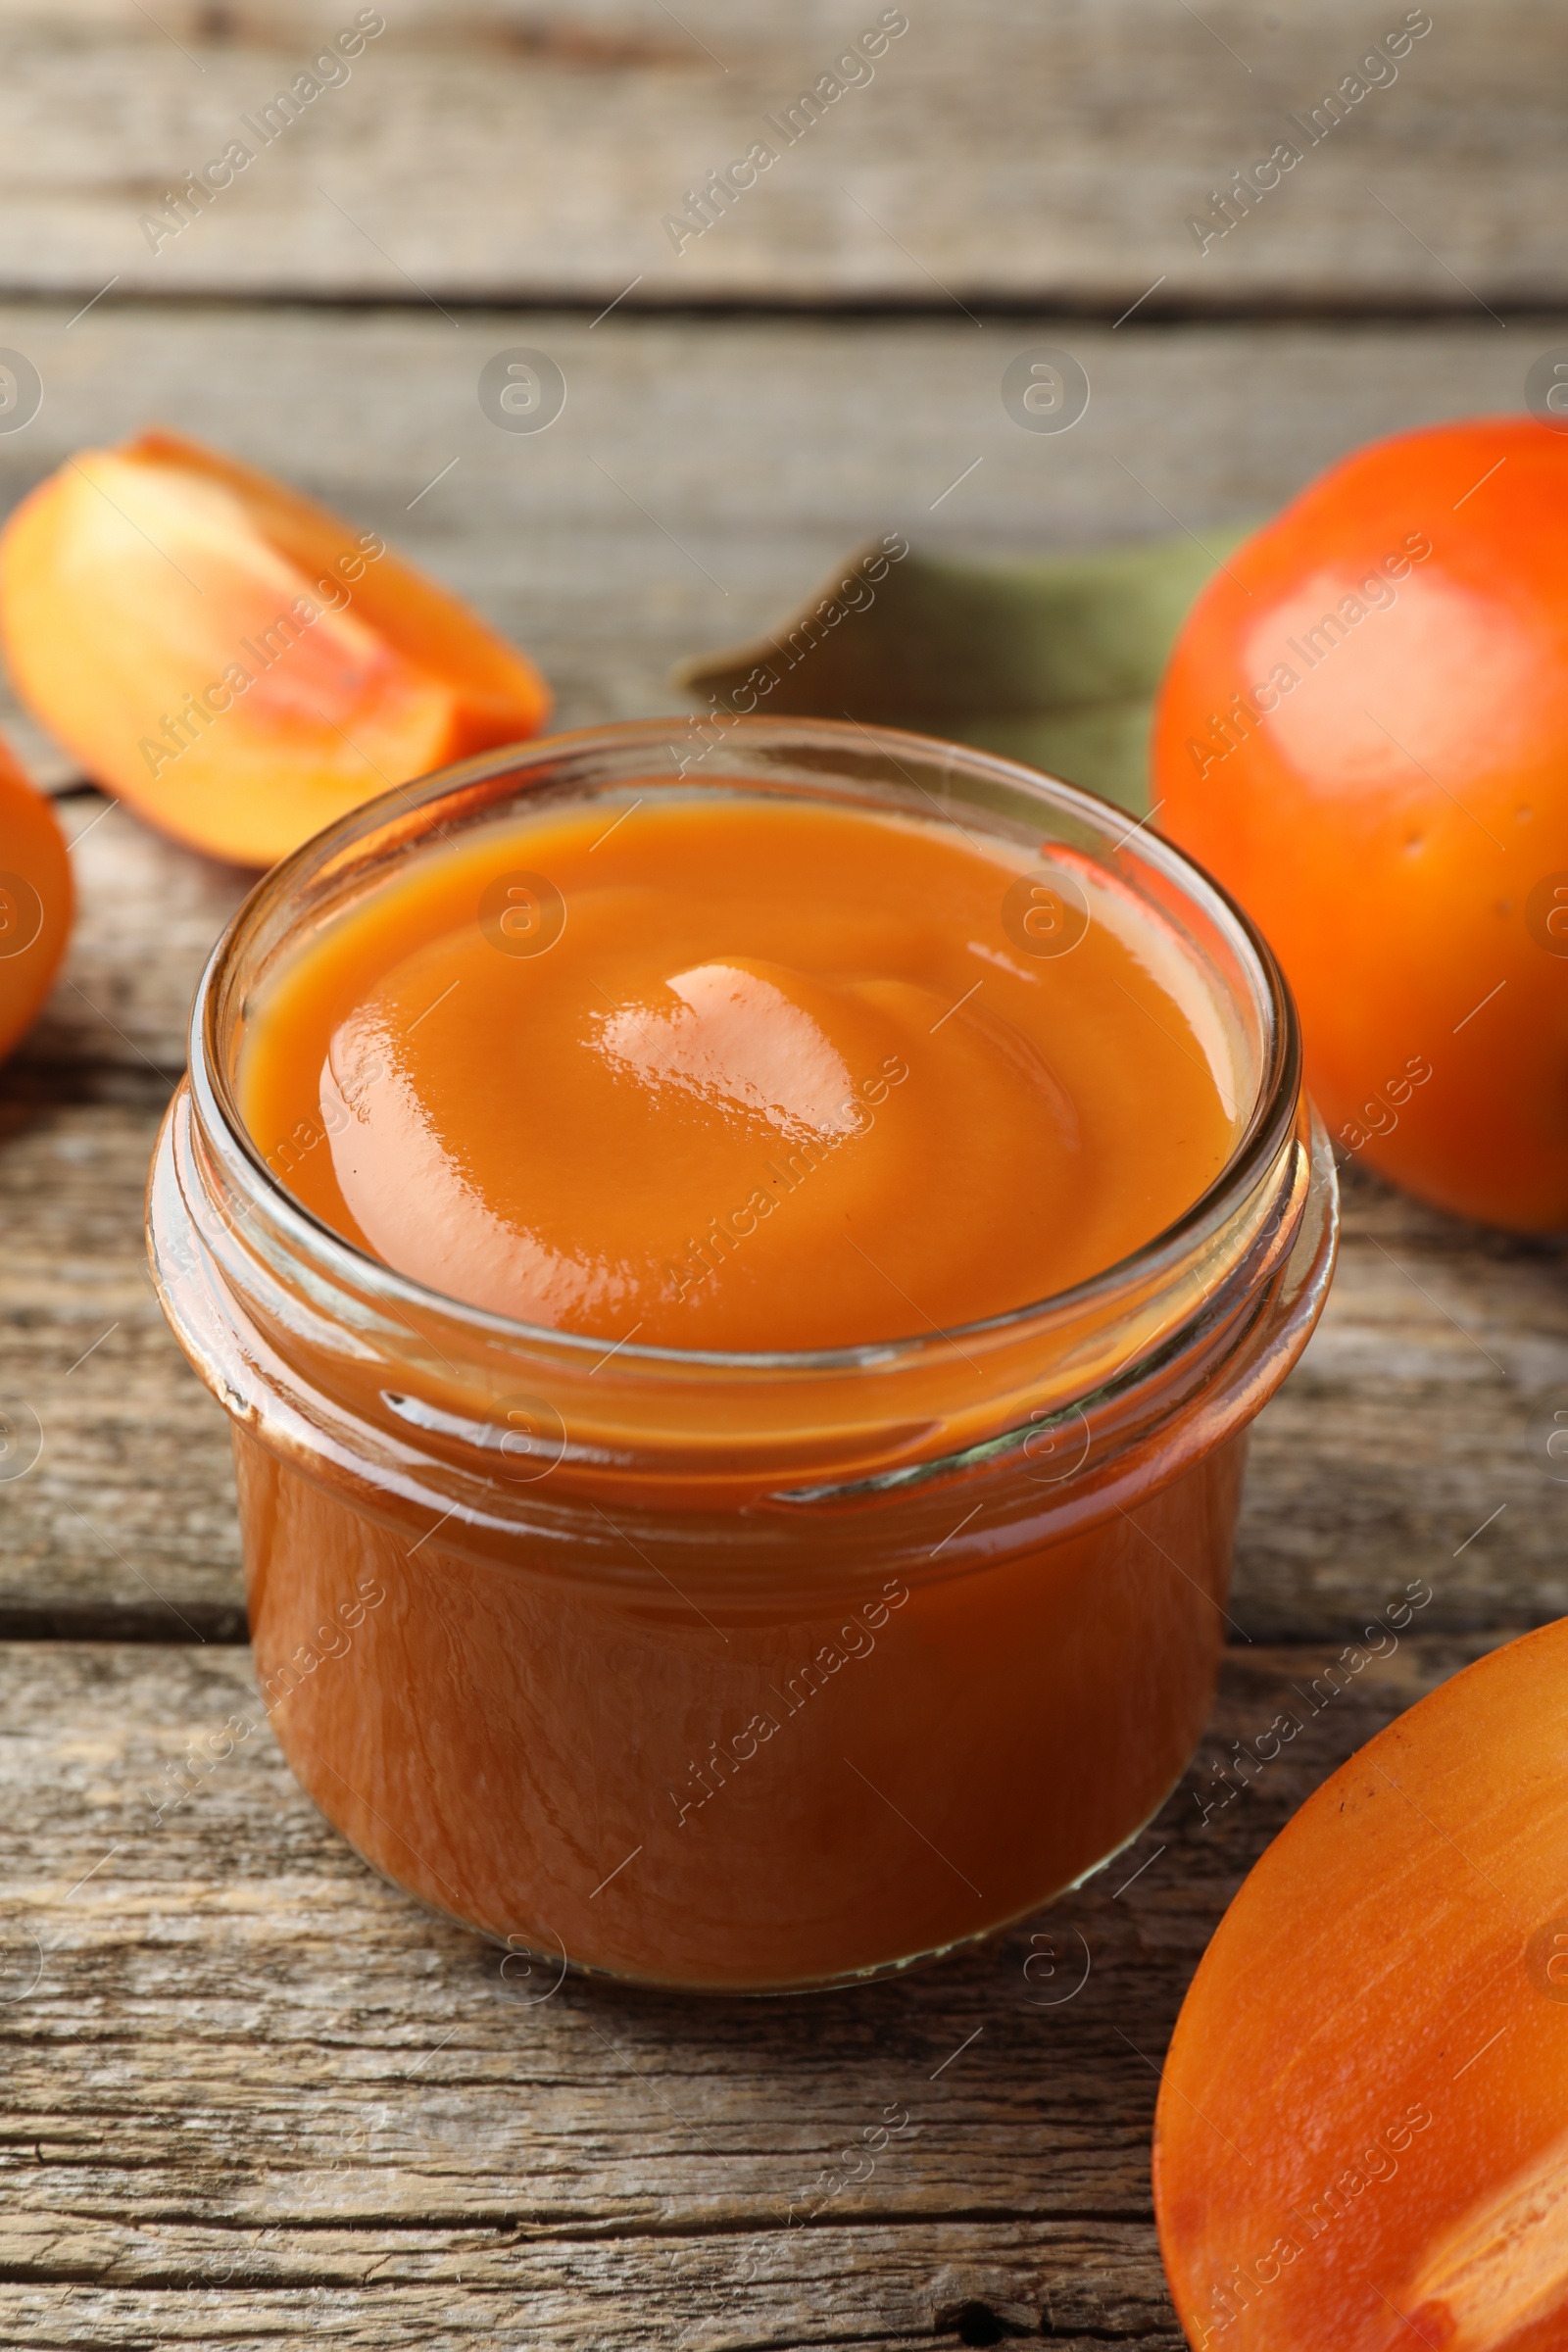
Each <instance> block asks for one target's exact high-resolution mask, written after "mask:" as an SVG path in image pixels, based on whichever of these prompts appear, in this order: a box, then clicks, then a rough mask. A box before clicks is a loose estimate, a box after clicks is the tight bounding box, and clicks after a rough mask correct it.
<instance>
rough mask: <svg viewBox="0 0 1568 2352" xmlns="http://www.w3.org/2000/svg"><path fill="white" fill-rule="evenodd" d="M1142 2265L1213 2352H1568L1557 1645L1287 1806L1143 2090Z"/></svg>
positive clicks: (1489, 1668)
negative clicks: (1152, 2208)
mask: <svg viewBox="0 0 1568 2352" xmlns="http://www.w3.org/2000/svg"><path fill="white" fill-rule="evenodd" d="M1154 2194H1155V2204H1156V2208H1157V2211H1158V2217H1159V2231H1160V2242H1161V2246H1162V2249H1163V2252H1164V2256H1165V2264H1166V2269H1167V2272H1168V2274H1169V2277H1170V2281H1171V2289H1172V2292H1173V2294H1174V2296H1175V2300H1176V2307H1177V2310H1178V2312H1179V2313H1180V2315H1181V2319H1182V2324H1183V2326H1184V2327H1185V2328H1186V2330H1187V2334H1188V2339H1189V2341H1190V2343H1192V2344H1193V2345H1195V2346H1203V2347H1208V2346H1222V2347H1224V2352H1420V2347H1421V2346H1423V2345H1426V2346H1428V2347H1430V2348H1431V2352H1563V2347H1564V2345H1568V1620H1564V1621H1561V1622H1559V1623H1557V1624H1555V1625H1549V1626H1546V1627H1544V1628H1543V1629H1542V1631H1540V1632H1539V1633H1534V1634H1528V1635H1526V1636H1525V1637H1524V1639H1523V1640H1522V1641H1518V1642H1510V1643H1509V1644H1508V1645H1507V1646H1506V1647H1505V1648H1503V1649H1499V1650H1495V1651H1494V1652H1493V1653H1492V1654H1491V1655H1490V1656H1488V1657H1486V1658H1483V1659H1482V1660H1481V1661H1480V1662H1479V1663H1478V1664H1476V1665H1473V1666H1470V1667H1468V1668H1467V1669H1466V1670H1465V1671H1464V1672H1463V1673H1462V1674H1458V1675H1456V1676H1455V1677H1454V1678H1453V1680H1452V1681H1451V1682H1449V1683H1446V1684H1445V1685H1444V1686H1443V1687H1442V1688H1441V1689H1440V1690H1438V1691H1434V1692H1433V1693H1432V1695H1431V1696H1430V1697H1428V1698H1425V1699H1423V1700H1421V1702H1420V1703H1419V1705H1417V1706H1414V1707H1412V1708H1411V1709H1410V1711H1409V1713H1408V1714H1406V1715H1402V1716H1400V1718H1399V1719H1398V1721H1397V1722H1396V1723H1394V1724H1391V1725H1390V1727H1389V1728H1388V1730H1387V1731H1385V1732H1382V1733H1381V1734H1380V1735H1379V1736H1378V1737H1377V1738H1376V1739H1375V1740H1371V1741H1370V1742H1369V1743H1368V1745H1367V1746H1365V1747H1364V1748H1362V1749H1361V1750H1360V1752H1359V1753H1358V1754H1357V1755H1355V1756H1352V1757H1351V1759H1350V1761H1349V1762H1348V1764H1346V1765H1344V1766H1343V1767H1342V1768H1341V1770H1340V1771H1339V1772H1337V1773H1336V1774H1335V1775H1334V1776H1333V1778H1332V1779H1331V1780H1329V1781H1327V1782H1325V1783H1324V1785H1323V1787H1322V1788H1321V1789H1318V1790H1317V1792H1316V1793H1315V1795H1313V1796H1312V1797H1310V1798H1309V1799H1308V1800H1307V1802H1306V1804H1304V1805H1303V1806H1302V1808H1301V1810H1300V1812H1299V1813H1298V1814H1297V1816H1296V1817H1295V1819H1294V1820H1293V1821H1292V1822H1291V1823H1290V1825H1289V1827H1288V1828H1287V1829H1286V1830H1285V1831H1284V1832H1283V1833H1282V1834H1281V1836H1280V1837H1279V1838H1276V1840H1275V1842H1274V1843H1273V1845H1271V1846H1270V1847H1269V1849H1268V1851H1267V1853H1265V1854H1264V1856H1263V1858H1262V1860H1261V1861H1260V1862H1259V1863H1258V1864H1257V1867H1256V1868H1255V1869H1254V1870H1253V1872H1252V1873H1251V1876H1250V1878H1249V1879H1248V1880H1247V1882H1246V1884H1245V1886H1244V1887H1242V1890H1241V1892H1240V1894H1238V1896H1237V1897H1236V1900H1235V1901H1234V1902H1233V1903H1232V1905H1231V1907H1230V1909H1229V1911H1228V1912H1227V1913H1226V1915H1225V1918H1224V1919H1223V1921H1222V1922H1221V1924H1220V1928H1219V1932H1218V1934H1217V1935H1216V1936H1215V1937H1214V1940H1213V1942H1212V1943H1211V1944H1210V1946H1209V1948H1208V1951H1207V1953H1206V1954H1205V1956H1204V1958H1203V1961H1202V1964H1201V1967H1200V1969H1199V1971H1198V1975H1197V1977H1196V1978H1195V1979H1194V1981H1193V1985H1192V1988H1191V1990H1190V1991H1189V1993H1188V1996H1187V2000H1186V2003H1185V2005H1184V2007H1183V2009H1182V2013H1181V2017H1180V2020H1179V2021H1178V2024H1177V2028H1176V2033H1175V2036H1174V2039H1173V2040H1172V2043H1171V2048H1170V2054H1169V2057H1168V2059H1167V2061H1166V2065H1165V2071H1164V2081H1163V2084H1162V2087H1161V2091H1160V2099H1159V2109H1158V2115H1157V2119H1156V2123H1155V2138H1154Z"/></svg>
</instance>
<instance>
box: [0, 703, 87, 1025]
mask: <svg viewBox="0 0 1568 2352" xmlns="http://www.w3.org/2000/svg"><path fill="white" fill-rule="evenodd" d="M72 907H73V893H72V886H71V859H70V857H69V856H68V854H67V850H66V843H65V836H64V835H63V834H62V832H61V830H60V825H59V821H58V819H57V818H56V816H55V812H54V810H53V809H52V808H51V807H50V805H49V803H48V801H46V800H45V798H44V796H43V794H42V793H41V792H34V790H33V788H32V786H31V785H30V784H29V783H28V781H27V779H26V777H25V775H24V774H23V772H22V769H21V767H20V766H19V765H18V763H17V761H16V760H15V759H14V758H13V757H12V754H11V753H10V751H9V750H8V749H7V747H6V746H5V745H4V744H3V743H0V1055H3V1054H9V1053H10V1051H11V1049H12V1047H13V1046H14V1045H15V1044H16V1043H17V1040H18V1039H19V1038H20V1037H21V1036H22V1035H23V1033H24V1031H25V1030H26V1029H27V1028H28V1027H30V1025H31V1022H32V1019H33V1015H34V1014H35V1013H36V1012H37V1010H38V1007H39V1005H41V1004H42V1003H43V1001H44V998H45V997H46V996H47V995H48V993H49V988H50V984H51V982H52V981H53V979H54V976H55V973H56V970H57V969H58V968H59V963H60V958H61V956H63V955H64V954H65V949H66V941H67V940H68V939H69V937H70V936H71V915H72Z"/></svg>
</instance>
